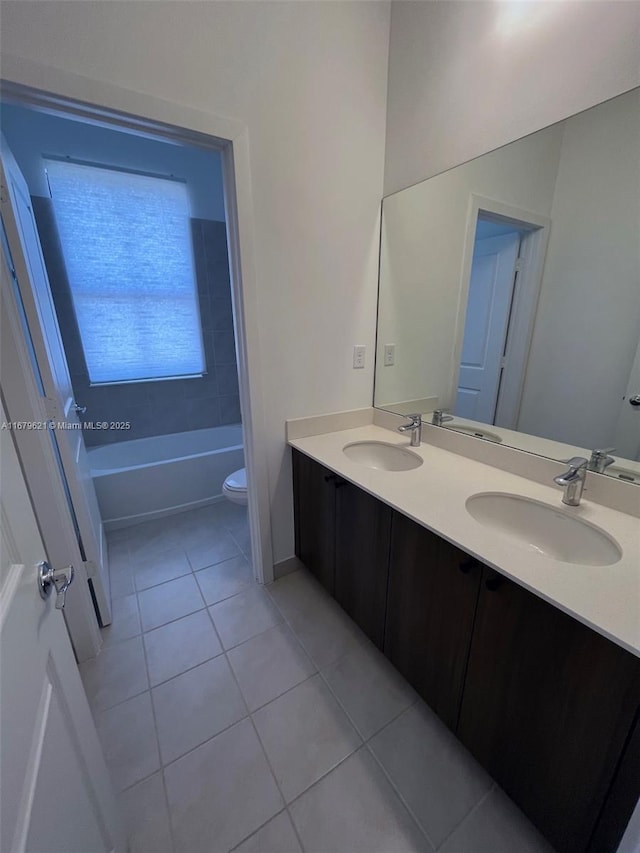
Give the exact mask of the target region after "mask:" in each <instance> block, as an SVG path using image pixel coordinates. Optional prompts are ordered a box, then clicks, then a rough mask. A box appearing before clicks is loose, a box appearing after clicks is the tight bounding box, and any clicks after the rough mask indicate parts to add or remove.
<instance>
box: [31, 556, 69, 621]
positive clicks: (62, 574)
mask: <svg viewBox="0 0 640 853" xmlns="http://www.w3.org/2000/svg"><path fill="white" fill-rule="evenodd" d="M36 568H37V570H38V589H39V590H40V596H41V597H42V598H44V599H46V598H48V597H49V596H50V595H51V590H52V589H53V588H54V587H55V590H56V610H64V605H65V604H66V601H67V590H68V589H69V587H70V586H71V583H72V581H73V576H74V574H75V572H74V570H73V566H67V567H66V568H65V569H52V568H51V566H50V565H49V563H47V562H46V561H44V560H43V561H42V562H41V563H38V565H37V567H36Z"/></svg>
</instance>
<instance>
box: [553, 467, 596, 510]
mask: <svg viewBox="0 0 640 853" xmlns="http://www.w3.org/2000/svg"><path fill="white" fill-rule="evenodd" d="M588 464H589V463H588V462H587V460H586V459H585V458H584V457H583V456H574V457H573V458H572V459H569V461H568V462H567V465H568V466H569V469H568V470H567V471H565V472H564V474H558V476H557V477H554V478H553V482H554V483H557V484H558V485H559V486H564V495H563V496H562V503H563V504H566V505H567V506H580V498H581V497H582V490H583V489H584V482H585V479H586V477H587V465H588Z"/></svg>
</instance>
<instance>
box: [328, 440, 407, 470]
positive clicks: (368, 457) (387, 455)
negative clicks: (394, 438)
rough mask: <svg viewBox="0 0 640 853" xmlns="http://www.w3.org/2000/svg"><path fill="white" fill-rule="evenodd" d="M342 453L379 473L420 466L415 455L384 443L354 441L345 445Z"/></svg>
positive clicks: (394, 445) (402, 448) (395, 445)
mask: <svg viewBox="0 0 640 853" xmlns="http://www.w3.org/2000/svg"><path fill="white" fill-rule="evenodd" d="M342 452H343V453H344V454H345V456H348V457H349V459H351V460H352V461H353V462H358V463H359V464H360V465H365V466H366V467H367V468H376V469H378V470H380V471H410V470H411V469H412V468H419V467H420V466H421V465H422V459H421V457H420V456H418V454H417V453H412V452H411V451H410V450H405V448H404V447H398V445H397V444H387V443H386V441H354V442H353V444H345V446H344V447H343V448H342Z"/></svg>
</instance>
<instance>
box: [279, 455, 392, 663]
mask: <svg viewBox="0 0 640 853" xmlns="http://www.w3.org/2000/svg"><path fill="white" fill-rule="evenodd" d="M293 483H294V505H295V532H296V555H297V557H298V558H299V559H300V560H302V562H303V563H304V564H305V566H306V567H307V568H308V569H309V571H310V572H312V573H313V574H314V575H315V576H316V578H317V579H318V580H319V581H320V583H321V584H322V585H323V586H324V588H325V589H326V590H327V592H329V593H330V594H331V595H332V596H333V597H334V598H335V599H336V601H337V602H338V604H340V606H341V607H342V608H343V609H344V610H345V611H346V612H347V613H348V614H349V616H351V618H352V619H353V621H354V622H355V623H356V624H357V625H358V626H359V627H360V628H361V629H362V630H363V631H364V633H365V634H366V635H367V636H368V637H369V638H370V639H371V640H372V641H373V642H374V643H375V644H376V645H377V646H378V647H379V648H382V646H383V642H384V624H385V613H386V606H387V576H388V572H389V537H390V530H391V515H392V511H391V508H390V507H388V506H387V505H386V504H384V503H382V502H381V501H379V500H377V499H376V498H374V497H372V496H371V495H369V494H367V493H366V492H363V491H362V489H358V488H357V487H356V486H354V485H352V484H351V483H348V482H347V481H346V480H343V479H342V478H341V477H338V476H337V475H336V474H334V473H332V472H331V471H329V470H328V469H327V468H324V467H323V466H322V465H319V464H318V463H317V462H314V461H313V459H309V457H308V456H305V455H304V454H303V453H299V452H298V451H295V450H294V451H293Z"/></svg>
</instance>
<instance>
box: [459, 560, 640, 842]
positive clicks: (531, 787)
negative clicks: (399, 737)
mask: <svg viewBox="0 0 640 853" xmlns="http://www.w3.org/2000/svg"><path fill="white" fill-rule="evenodd" d="M639 707H640V661H639V660H638V659H637V658H636V657H634V656H633V655H631V654H629V653H628V652H626V651H625V650H624V649H621V648H620V647H618V646H616V645H615V644H614V643H611V642H610V641H609V640H606V639H605V638H604V637H602V636H601V635H600V634H597V633H595V632H594V631H591V630H590V629H589V628H587V627H586V626H584V625H582V624H581V623H579V622H576V620H575V619H572V618H571V617H570V616H567V615H566V614H565V613H562V612H561V611H560V610H558V609H557V608H556V607H553V606H552V605H550V604H547V602H545V601H543V600H542V599H540V598H538V597H537V596H536V595H533V594H532V593H530V592H528V591H527V590H525V589H523V588H522V587H521V586H518V585H517V584H515V583H512V582H511V581H509V580H507V579H506V578H505V577H503V576H502V575H498V574H497V573H495V572H493V571H491V570H490V569H487V568H486V567H485V569H484V572H483V582H482V585H481V591H480V595H479V598H478V607H477V612H476V620H475V625H474V630H473V639H472V643H471V653H470V656H469V666H468V670H467V674H466V679H465V686H464V695H463V700H462V706H461V712H460V721H459V725H458V737H459V738H460V740H461V741H462V742H463V743H464V744H465V745H466V746H467V747H468V749H469V750H470V751H471V752H472V753H473V754H474V755H475V756H476V758H477V759H478V760H479V761H480V763H481V764H482V765H483V766H484V767H485V768H486V769H487V770H488V771H489V773H491V775H492V776H493V777H494V779H496V781H497V782H498V783H499V784H500V785H501V786H502V787H503V788H504V790H505V791H506V792H507V793H508V794H509V796H511V797H512V799H513V800H514V801H515V802H516V803H517V804H518V805H519V806H520V807H521V808H522V810H523V811H524V812H525V814H527V815H528V816H529V818H530V819H531V820H532V821H533V822H534V823H535V824H536V825H537V826H538V827H539V828H540V830H541V831H542V832H543V834H544V835H545V836H546V837H547V838H548V839H549V840H550V841H551V843H552V844H553V845H554V846H555V847H556V848H557V849H558V850H561V851H584V850H586V849H587V848H588V845H589V841H590V839H591V836H592V833H593V832H594V829H595V828H596V825H597V823H598V820H599V818H601V817H604V816H606V811H607V810H606V808H605V809H604V812H603V808H604V807H605V801H606V798H607V795H608V794H609V792H610V788H611V786H612V783H613V782H614V779H615V776H616V772H617V770H618V763H619V762H620V760H621V756H622V755H623V750H624V747H625V742H626V740H627V738H628V736H629V733H630V731H631V729H632V725H633V723H634V718H635V717H636V714H637V711H638V708H639ZM627 794H628V792H627ZM637 796H638V786H637V782H636V790H635V793H634V794H633V795H632V796H631V799H632V800H633V798H634V797H635V798H636V799H637ZM633 802H634V804H635V800H633ZM618 810H619V809H618ZM629 817H630V811H629V812H628V813H627V814H626V815H624V814H619V815H618V818H617V819H614V818H613V816H612V815H609V816H608V818H607V819H608V821H609V823H611V822H612V821H613V823H614V824H615V823H616V820H617V824H618V826H617V829H616V828H615V826H612V827H611V828H610V830H609V837H610V840H611V839H612V838H614V837H615V836H616V834H617V836H618V840H619V837H620V835H621V832H622V830H623V828H624V826H625V825H626V823H627V821H628V819H629ZM616 846H617V842H616V843H615V844H614V846H613V847H611V846H608V845H604V846H598V847H596V848H594V853H595V850H598V851H599V853H602V851H604V850H615V847H616Z"/></svg>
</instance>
